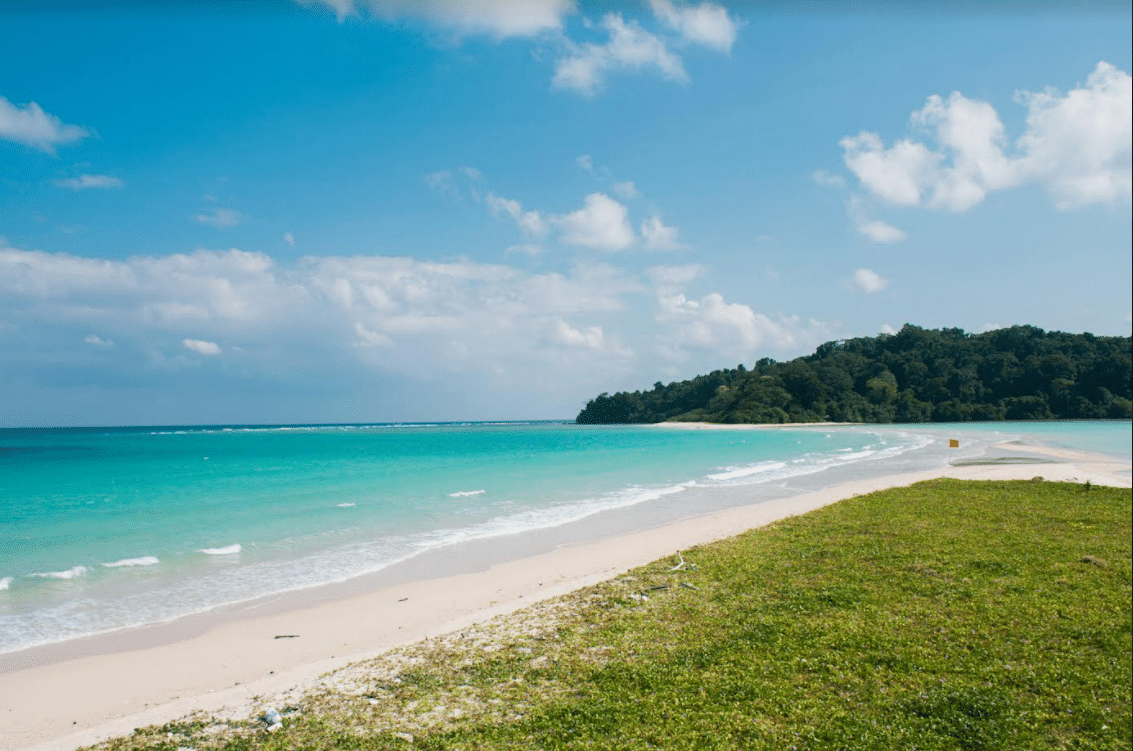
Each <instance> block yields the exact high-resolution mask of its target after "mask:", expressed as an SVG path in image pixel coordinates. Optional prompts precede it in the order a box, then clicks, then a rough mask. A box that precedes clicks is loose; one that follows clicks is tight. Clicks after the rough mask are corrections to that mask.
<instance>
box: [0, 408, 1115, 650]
mask: <svg viewBox="0 0 1133 751" xmlns="http://www.w3.org/2000/svg"><path fill="white" fill-rule="evenodd" d="M1122 425H1123V426H1124V427H1123V428H1121V426H1122ZM1117 426H1118V427H1117V428H1116V429H1113V428H1111V429H1110V432H1111V433H1114V432H1116V434H1118V435H1124V439H1123V440H1124V441H1125V446H1126V449H1128V438H1129V423H1123V424H1121V423H1119V424H1117ZM996 427H997V429H998V430H999V431H1000V432H993V433H992V434H990V435H989V437H988V438H987V439H986V440H985V441H984V442H985V443H990V442H994V441H993V439H994V440H998V439H999V438H1000V437H1002V435H1003V433H1002V431H1003V430H1004V429H1005V426H1003V425H998V426H996ZM952 428H953V426H949V428H948V429H949V430H951V429H952ZM1121 429H1123V430H1124V433H1123V434H1121V433H1120V430H1121ZM928 432H929V433H931V432H932V431H931V430H930V431H928ZM1079 433H1080V434H1074V435H1072V436H1071V437H1070V439H1069V440H1072V441H1079V442H1080V441H1083V440H1087V439H1089V440H1111V441H1112V440H1114V439H1113V438H1112V436H1110V437H1109V438H1105V437H1104V436H1108V435H1109V434H1108V433H1106V432H1105V431H1104V430H1101V431H1100V433H1099V429H1098V428H1097V426H1096V424H1095V425H1094V430H1093V432H1091V431H1089V430H1082V431H1079ZM1087 434H1088V435H1087ZM1101 434H1104V436H1103V439H1098V437H1097V435H1101ZM1059 438H1066V436H1064V435H1062V434H1059V435H1058V436H1057V437H1055V439H1054V440H1058V439H1059ZM939 443H940V439H939V437H933V436H931V435H926V434H923V433H921V432H920V431H917V432H913V431H905V430H901V429H898V428H892V427H887V428H884V429H880V428H852V429H838V430H830V429H821V428H819V429H804V430H788V429H779V430H760V431H743V432H737V431H717V430H680V429H665V428H655V427H648V426H576V425H572V424H554V423H528V424H514V423H513V424H462V425H398V426H390V425H373V426H356V425H352V426H301V425H299V426H283V427H255V426H228V427H223V426H222V427H198V428H114V429H108V428H86V429H51V430H39V429H37V430H0V519H3V524H2V526H0V652H11V651H15V650H18V649H22V648H25V647H29V646H33V645H39V644H48V643H53V642H58V641H62V640H65V639H70V638H75V637H79V636H84V635H89V634H95V633H103V632H107V631H111V630H116V629H121V628H127V627H134V626H140V625H144V624H148V623H155V622H161V621H168V620H171V619H175V618H177V617H180V616H184V615H188V614H191V613H198V612H203V611H207V610H209V609H212V608H215V607H218V606H221V605H225V604H231V603H237V602H244V601H248V600H251V599H254V598H258V597H263V596H266V595H270V594H276V593H280V592H285V591H294V590H297V589H303V588H308V587H314V586H318V585H321V584H327V583H331V582H339V581H345V580H348V579H351V578H353V577H357V576H360V575H363V574H366V573H370V572H374V571H379V570H382V569H384V568H386V567H388V566H390V565H392V564H394V563H396V562H398V561H402V560H405V559H407V558H410V557H412V556H415V555H418V554H420V553H422V552H425V551H429V550H435V549H437V548H441V547H445V546H451V545H454V544H457V543H460V542H463V541H468V540H477V539H490V538H496V537H501V536H507V535H518V534H522V533H524V532H531V531H533V530H545V529H549V528H555V527H559V526H562V525H567V524H570V523H572V522H576V521H578V520H580V519H586V518H591V517H598V516H599V515H601V514H609V513H614V512H615V510H619V509H621V510H625V509H637V510H638V511H640V513H641V514H642V515H643V516H642V517H641V518H643V519H646V518H648V517H649V514H650V509H656V510H660V509H661V508H662V507H663V508H664V509H667V510H668V511H667V513H670V514H674V513H675V514H677V515H679V514H681V513H686V514H687V513H698V512H701V511H703V510H704V509H705V508H707V507H706V506H704V499H706V498H707V499H711V498H715V499H717V501H715V502H717V503H718V504H719V502H720V501H719V499H721V498H723V499H725V501H727V502H731V501H730V500H729V499H733V498H741V497H742V498H752V497H754V496H753V495H752V492H753V489H754V488H756V487H763V488H765V489H767V490H768V492H770V490H774V491H775V492H779V493H780V494H784V493H789V492H792V490H791V489H792V488H795V490H794V492H799V489H800V488H801V487H802V486H801V485H799V486H798V487H795V486H794V485H792V483H801V482H804V481H806V482H812V483H813V482H825V483H827V484H829V483H832V482H836V481H839V478H844V477H848V476H852V475H853V474H854V473H859V474H860V473H861V472H865V471H883V470H884V471H899V470H904V469H908V468H911V465H910V464H909V462H915V461H920V462H921V463H922V465H923V464H924V462H929V463H932V462H939V461H941V459H940V457H941V456H942V454H941V453H940V452H939V451H936V453H933V452H932V449H931V447H932V446H935V445H939ZM917 457H921V458H920V459H919V460H918V459H917ZM885 468H887V469H885ZM686 501H687V507H686V506H682V504H685V503H686ZM737 502H739V501H737Z"/></svg>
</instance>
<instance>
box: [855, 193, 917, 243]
mask: <svg viewBox="0 0 1133 751" xmlns="http://www.w3.org/2000/svg"><path fill="white" fill-rule="evenodd" d="M865 203H866V202H865V200H864V199H863V198H862V197H861V196H850V199H849V200H848V201H847V202H846V213H847V214H848V215H849V217H850V220H851V221H853V222H854V225H855V229H857V231H858V234H859V235H864V236H865V237H868V238H869V239H870V240H873V241H874V242H875V243H895V242H901V241H902V240H904V239H906V238H907V237H908V234H906V233H905V232H904V231H903V230H900V229H897V228H896V227H894V226H893V225H892V224H888V223H887V222H882V221H878V220H873V219H870V218H869V217H868V215H867V214H866V210H865Z"/></svg>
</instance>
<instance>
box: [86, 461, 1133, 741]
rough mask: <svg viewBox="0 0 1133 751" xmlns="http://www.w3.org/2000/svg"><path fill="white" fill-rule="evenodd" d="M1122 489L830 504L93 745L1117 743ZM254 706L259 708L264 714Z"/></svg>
mask: <svg viewBox="0 0 1133 751" xmlns="http://www.w3.org/2000/svg"><path fill="white" fill-rule="evenodd" d="M1131 534H1133V530H1131V506H1130V492H1129V491H1128V490H1121V489H1114V488H1099V487H1094V488H1093V490H1092V491H1090V492H1086V491H1085V490H1084V488H1083V486H1081V485H1075V484H1066V483H1048V482H1036V481H1026V482H963V481H955V480H938V481H933V482H927V483H920V484H917V485H914V486H912V487H909V488H900V489H893V490H888V491H884V492H880V493H875V494H871V495H868V496H860V497H856V498H852V499H848V500H845V501H842V502H841V503H838V504H835V505H833V506H829V507H827V508H824V509H821V510H819V511H816V512H813V513H810V514H807V515H805V516H800V517H795V518H792V519H788V520H785V521H782V522H779V523H777V524H774V525H771V526H769V527H765V528H762V529H759V530H754V531H752V532H749V533H746V534H744V535H741V536H739V537H735V538H732V539H729V540H725V541H722V542H718V543H714V544H711V545H706V546H703V547H699V548H695V549H692V550H686V551H682V553H681V556H680V557H679V558H677V557H674V558H673V559H667V560H661V561H656V562H654V563H652V564H650V565H648V566H645V567H643V568H640V569H637V570H635V571H632V572H630V573H629V574H627V575H626V576H623V577H621V578H618V579H615V580H611V581H608V582H605V583H603V584H601V585H598V586H595V587H590V588H587V589H584V590H580V591H578V592H575V593H572V594H571V595H569V596H566V597H563V598H559V599H556V600H550V601H546V602H543V603H539V604H537V605H535V606H533V607H531V608H528V609H526V610H524V611H520V612H518V613H514V614H512V615H509V616H505V617H502V618H497V619H495V620H493V621H490V622H487V623H485V624H482V625H479V626H477V627H474V628H470V629H466V630H464V631H460V632H455V633H453V634H449V635H446V636H445V637H443V638H440V639H433V640H429V641H425V642H422V643H420V644H416V645H413V646H411V647H407V648H405V649H400V650H396V651H394V652H391V653H389V654H386V655H383V656H382V657H380V658H378V659H375V660H370V661H367V662H364V663H359V664H357V665H353V666H350V667H348V668H345V669H343V670H341V671H338V672H336V673H332V674H329V675H328V676H326V677H325V678H324V679H323V683H322V685H321V687H320V689H319V690H317V691H314V692H312V693H310V694H308V695H307V696H305V697H303V698H302V699H301V700H298V701H296V702H295V703H294V704H292V705H288V706H274V707H273V708H274V709H276V710H277V711H278V713H279V715H280V718H281V722H280V723H279V726H278V727H276V728H275V729H274V730H272V729H270V728H269V725H268V724H267V723H265V722H263V721H261V720H260V719H258V718H252V719H249V720H247V721H243V722H230V723H220V722H218V721H217V720H215V719H212V718H208V717H203V716H200V717H194V718H189V720H187V721H185V722H182V723H176V724H171V725H166V726H163V727H153V728H147V729H143V730H140V731H138V732H136V733H135V734H134V735H132V736H130V737H126V738H120V739H116V740H113V741H109V742H106V743H104V744H101V745H99V746H97V747H96V748H98V749H104V750H109V749H115V750H121V751H126V750H133V749H169V751H174V750H176V749H190V748H191V749H198V750H199V751H204V750H205V749H232V750H235V749H265V750H266V749H280V750H282V749H386V748H406V749H408V748H424V749H571V748H590V749H655V748H664V749H737V748H744V749H905V748H913V747H915V748H918V749H973V750H975V749H1001V748H1016V749H1099V750H1103V749H1128V748H1130V745H1131V742H1133V729H1131V710H1130V707H1131V705H1133V696H1131V684H1133V665H1131V618H1130V616H1131V610H1133V599H1131V587H1130V577H1131V549H1130V548H1131ZM265 708H266V706H265Z"/></svg>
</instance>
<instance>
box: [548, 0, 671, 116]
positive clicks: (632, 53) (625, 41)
mask: <svg viewBox="0 0 1133 751" xmlns="http://www.w3.org/2000/svg"><path fill="white" fill-rule="evenodd" d="M601 28H602V29H604V30H605V32H606V34H607V36H608V39H607V41H606V42H605V43H604V44H593V43H586V44H583V45H571V48H572V49H571V52H570V53H569V54H568V55H567V56H565V57H563V58H561V59H560V60H559V61H558V62H557V63H556V65H555V75H554V77H553V78H552V80H551V82H552V84H553V85H554V86H556V87H558V88H563V89H570V90H572V91H576V92H578V93H580V94H583V95H585V96H593V95H594V94H596V93H597V92H598V91H599V90H600V89H601V88H602V84H603V83H604V80H605V76H606V74H608V73H610V72H611V71H617V70H654V71H656V72H658V73H659V74H660V75H661V77H662V78H664V79H666V80H669V81H678V82H682V83H683V82H685V81H687V80H688V74H687V73H686V72H685V69H684V64H683V63H682V62H681V59H680V58H679V57H678V56H677V55H675V54H673V53H672V52H671V51H670V50H669V48H668V47H667V46H666V45H665V43H664V42H663V41H662V40H661V39H660V38H659V37H657V36H655V35H653V34H651V33H649V32H648V31H646V30H645V29H643V28H641V25H640V24H638V23H637V22H636V21H628V22H627V21H626V20H625V19H623V18H622V16H621V14H620V13H610V14H607V15H606V16H605V17H603V19H602V22H601Z"/></svg>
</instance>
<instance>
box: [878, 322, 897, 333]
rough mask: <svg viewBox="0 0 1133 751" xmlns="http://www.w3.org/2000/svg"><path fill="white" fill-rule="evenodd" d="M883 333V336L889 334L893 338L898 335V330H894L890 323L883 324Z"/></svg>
mask: <svg viewBox="0 0 1133 751" xmlns="http://www.w3.org/2000/svg"><path fill="white" fill-rule="evenodd" d="M881 333H882V334H888V335H889V336H893V335H894V334H896V333H897V329H895V328H893V327H892V326H890V325H889V324H888V323H883V324H881Z"/></svg>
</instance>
